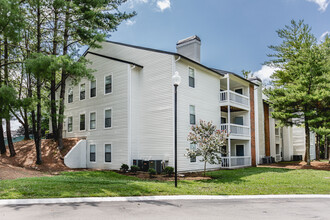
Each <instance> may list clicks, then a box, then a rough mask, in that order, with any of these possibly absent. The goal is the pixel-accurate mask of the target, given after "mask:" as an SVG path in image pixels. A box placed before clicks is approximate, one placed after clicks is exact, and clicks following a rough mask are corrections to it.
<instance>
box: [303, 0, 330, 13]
mask: <svg viewBox="0 0 330 220" xmlns="http://www.w3.org/2000/svg"><path fill="white" fill-rule="evenodd" d="M307 1H309V2H314V3H315V4H317V5H318V6H319V11H321V12H325V10H327V7H328V5H329V3H330V0H307Z"/></svg>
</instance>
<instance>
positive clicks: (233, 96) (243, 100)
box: [220, 90, 249, 106]
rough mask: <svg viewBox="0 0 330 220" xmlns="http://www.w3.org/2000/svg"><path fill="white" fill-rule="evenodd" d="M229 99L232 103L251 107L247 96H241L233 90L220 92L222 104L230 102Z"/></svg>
mask: <svg viewBox="0 0 330 220" xmlns="http://www.w3.org/2000/svg"><path fill="white" fill-rule="evenodd" d="M228 97H229V101H230V102H236V103H239V104H242V105H245V106H249V98H248V97H247V96H245V95H241V94H239V93H237V92H233V91H231V90H226V91H222V92H220V102H228Z"/></svg>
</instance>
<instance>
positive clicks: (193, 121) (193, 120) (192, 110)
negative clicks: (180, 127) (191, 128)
mask: <svg viewBox="0 0 330 220" xmlns="http://www.w3.org/2000/svg"><path fill="white" fill-rule="evenodd" d="M189 114H190V124H191V125H194V124H196V115H195V106H193V105H190V106H189Z"/></svg>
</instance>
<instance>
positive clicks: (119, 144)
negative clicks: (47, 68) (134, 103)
mask: <svg viewBox="0 0 330 220" xmlns="http://www.w3.org/2000/svg"><path fill="white" fill-rule="evenodd" d="M87 59H89V60H91V61H92V62H93V64H92V65H91V68H92V69H95V70H96V72H94V73H93V74H94V76H95V79H96V84H97V85H96V91H97V92H96V97H93V98H90V82H89V81H88V80H87V79H82V80H81V82H80V83H79V84H78V85H76V86H74V87H73V102H72V103H68V99H67V92H68V89H69V87H71V83H70V82H71V80H70V79H68V80H67V89H66V97H65V102H66V108H65V113H64V114H65V116H66V118H67V117H69V116H72V117H73V132H67V123H66V124H65V125H66V126H65V131H64V132H65V136H66V137H84V136H86V137H87V167H89V168H102V169H118V168H119V167H120V166H121V164H122V163H127V161H128V148H127V138H128V112H127V103H128V94H127V93H128V92H127V91H128V80H127V79H128V67H129V66H130V65H128V64H125V63H121V62H117V61H113V60H110V59H106V58H103V57H99V56H95V55H90V54H88V55H87ZM108 74H112V83H113V88H112V93H111V94H106V95H104V80H105V79H104V77H105V76H106V75H108ZM81 83H85V84H86V98H85V100H79V85H80V84H81ZM106 108H111V109H112V128H109V129H105V128H104V111H105V109H106ZM91 112H96V129H95V130H90V129H89V128H90V126H89V119H90V113H91ZM82 113H84V114H85V115H86V116H85V118H86V131H80V130H79V115H80V114H82ZM90 144H95V145H96V162H90V160H89V145H90ZM104 144H111V145H112V146H111V148H112V149H111V151H112V152H111V153H112V162H111V163H105V155H104V151H105V147H104Z"/></svg>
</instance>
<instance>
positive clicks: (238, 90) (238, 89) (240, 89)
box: [235, 88, 244, 95]
mask: <svg viewBox="0 0 330 220" xmlns="http://www.w3.org/2000/svg"><path fill="white" fill-rule="evenodd" d="M235 92H236V93H238V94H241V95H243V92H244V90H243V88H236V89H235Z"/></svg>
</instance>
